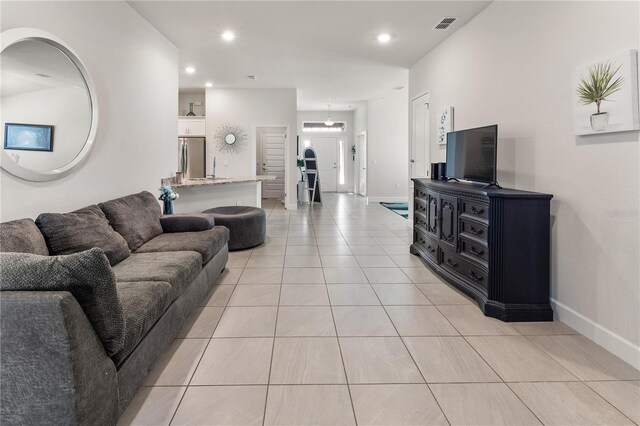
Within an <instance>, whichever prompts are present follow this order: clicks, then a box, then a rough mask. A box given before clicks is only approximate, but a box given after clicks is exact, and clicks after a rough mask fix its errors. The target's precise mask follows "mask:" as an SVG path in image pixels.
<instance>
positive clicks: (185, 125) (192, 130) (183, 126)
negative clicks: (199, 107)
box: [178, 117, 206, 137]
mask: <svg viewBox="0 0 640 426" xmlns="http://www.w3.org/2000/svg"><path fill="white" fill-rule="evenodd" d="M205 133H206V125H205V119H204V118H203V117H198V118H179V119H178V136H180V137H184V136H203V137H204V136H206V134H205Z"/></svg>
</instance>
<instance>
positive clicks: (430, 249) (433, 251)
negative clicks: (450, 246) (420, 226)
mask: <svg viewBox="0 0 640 426" xmlns="http://www.w3.org/2000/svg"><path fill="white" fill-rule="evenodd" d="M413 242H414V244H416V245H417V246H419V247H420V248H422V250H423V251H424V252H426V253H427V256H428V257H429V258H431V260H432V261H434V262H435V263H438V245H437V244H436V243H435V242H433V240H432V239H431V238H428V237H427V236H426V235H424V234H423V233H422V232H420V231H418V230H414V231H413Z"/></svg>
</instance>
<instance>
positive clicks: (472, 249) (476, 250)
mask: <svg viewBox="0 0 640 426" xmlns="http://www.w3.org/2000/svg"><path fill="white" fill-rule="evenodd" d="M469 251H470V252H471V253H473V254H475V255H476V256H482V255H483V254H484V250H478V249H476V248H475V247H474V246H471V248H470V249H469Z"/></svg>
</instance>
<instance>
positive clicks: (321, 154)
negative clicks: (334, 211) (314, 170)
mask: <svg viewBox="0 0 640 426" xmlns="http://www.w3.org/2000/svg"><path fill="white" fill-rule="evenodd" d="M311 146H312V147H313V149H314V150H315V151H316V158H317V164H318V174H319V175H320V189H321V190H322V192H336V191H337V190H338V138H335V137H321V138H313V139H311Z"/></svg>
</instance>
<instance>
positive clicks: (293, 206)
mask: <svg viewBox="0 0 640 426" xmlns="http://www.w3.org/2000/svg"><path fill="white" fill-rule="evenodd" d="M284 208H285V209H286V210H298V203H290V204H285V205H284Z"/></svg>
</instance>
